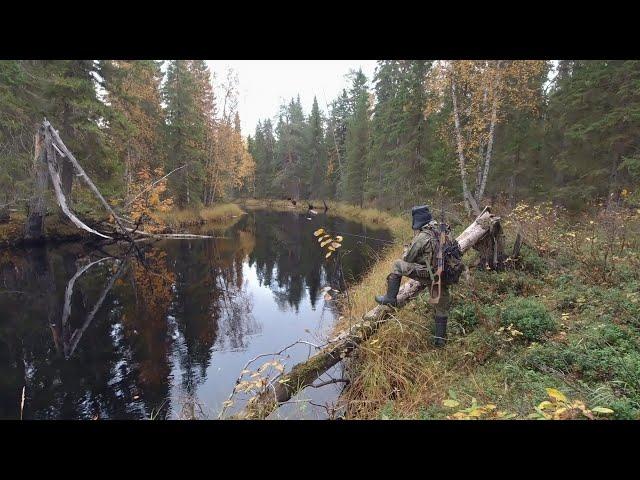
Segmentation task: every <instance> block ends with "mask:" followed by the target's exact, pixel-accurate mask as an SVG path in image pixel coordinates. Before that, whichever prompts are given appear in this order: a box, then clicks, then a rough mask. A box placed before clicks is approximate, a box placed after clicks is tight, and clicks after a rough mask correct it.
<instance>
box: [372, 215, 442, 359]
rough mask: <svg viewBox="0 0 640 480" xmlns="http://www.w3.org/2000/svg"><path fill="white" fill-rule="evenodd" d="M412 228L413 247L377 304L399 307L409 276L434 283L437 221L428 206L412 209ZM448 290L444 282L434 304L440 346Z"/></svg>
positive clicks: (396, 266) (395, 269)
mask: <svg viewBox="0 0 640 480" xmlns="http://www.w3.org/2000/svg"><path fill="white" fill-rule="evenodd" d="M411 216H412V218H413V223H412V228H413V230H414V231H415V232H416V235H415V236H414V238H413V240H412V242H411V244H410V245H409V247H408V248H407V249H405V253H404V255H403V257H402V259H398V260H396V261H395V262H394V263H393V269H392V271H391V273H390V274H389V275H388V276H387V293H386V295H377V296H376V302H378V303H379V304H381V305H391V306H394V307H395V306H397V296H398V291H399V290H400V281H401V280H402V277H403V276H405V277H409V278H412V279H414V280H417V281H419V282H421V283H430V282H431V281H433V278H434V272H433V269H432V265H433V264H434V260H435V255H436V254H437V246H438V236H437V231H438V222H437V221H435V220H433V217H432V216H431V212H430V211H429V207H428V206H427V205H421V206H417V207H413V208H412V209H411ZM449 303H450V297H449V287H448V285H446V284H445V283H442V289H441V293H440V299H439V301H438V303H436V304H435V307H436V308H435V326H436V331H435V341H434V344H435V346H437V347H442V346H444V344H445V342H446V334H447V318H448V314H449Z"/></svg>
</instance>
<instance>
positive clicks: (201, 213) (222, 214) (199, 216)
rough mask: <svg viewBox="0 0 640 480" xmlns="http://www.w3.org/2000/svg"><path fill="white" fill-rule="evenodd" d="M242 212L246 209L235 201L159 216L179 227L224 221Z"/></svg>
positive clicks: (171, 224) (173, 226)
mask: <svg viewBox="0 0 640 480" xmlns="http://www.w3.org/2000/svg"><path fill="white" fill-rule="evenodd" d="M242 214H244V211H243V210H242V209H241V208H240V207H239V206H238V205H236V204H235V203H221V204H218V205H214V206H212V207H205V208H201V209H198V210H195V209H185V210H171V211H169V212H166V213H162V214H160V215H158V216H159V218H160V219H161V220H162V222H164V223H165V224H166V225H167V226H168V227H170V228H171V229H177V228H182V227H188V226H192V225H203V224H205V223H224V222H226V221H228V220H229V219H231V218H235V217H239V216H240V215H242Z"/></svg>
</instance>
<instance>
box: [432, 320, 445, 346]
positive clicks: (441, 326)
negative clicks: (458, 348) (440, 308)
mask: <svg viewBox="0 0 640 480" xmlns="http://www.w3.org/2000/svg"><path fill="white" fill-rule="evenodd" d="M435 320H436V336H435V340H434V341H433V344H434V345H435V346H436V347H444V346H445V344H446V343H447V317H445V316H443V315H436V317H435Z"/></svg>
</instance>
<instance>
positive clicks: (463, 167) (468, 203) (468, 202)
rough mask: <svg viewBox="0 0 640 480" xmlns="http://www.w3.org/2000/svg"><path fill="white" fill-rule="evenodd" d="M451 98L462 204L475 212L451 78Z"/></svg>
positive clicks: (454, 89)
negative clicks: (468, 184) (468, 182)
mask: <svg viewBox="0 0 640 480" xmlns="http://www.w3.org/2000/svg"><path fill="white" fill-rule="evenodd" d="M451 100H452V102H453V121H454V125H455V129H456V143H457V145H458V165H459V167H460V179H461V180H462V196H463V198H464V205H465V208H466V209H467V213H470V212H471V209H472V208H473V209H474V211H476V213H478V212H477V210H478V206H477V205H476V206H475V208H474V206H473V204H472V201H471V200H472V199H471V194H470V193H469V187H468V186H467V172H466V165H465V163H466V162H465V158H464V144H463V141H462V131H461V130H460V116H459V115H458V101H457V97H456V81H455V79H453V78H452V79H451Z"/></svg>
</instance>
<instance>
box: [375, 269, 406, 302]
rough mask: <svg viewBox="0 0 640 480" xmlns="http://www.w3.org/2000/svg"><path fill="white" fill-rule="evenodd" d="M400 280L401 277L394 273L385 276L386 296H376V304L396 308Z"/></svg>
mask: <svg viewBox="0 0 640 480" xmlns="http://www.w3.org/2000/svg"><path fill="white" fill-rule="evenodd" d="M400 280H402V277H401V276H400V275H396V274H395V273H390V274H389V275H387V294H386V295H376V302H378V303H379V304H381V305H391V306H392V307H396V306H398V291H399V290H400Z"/></svg>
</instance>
